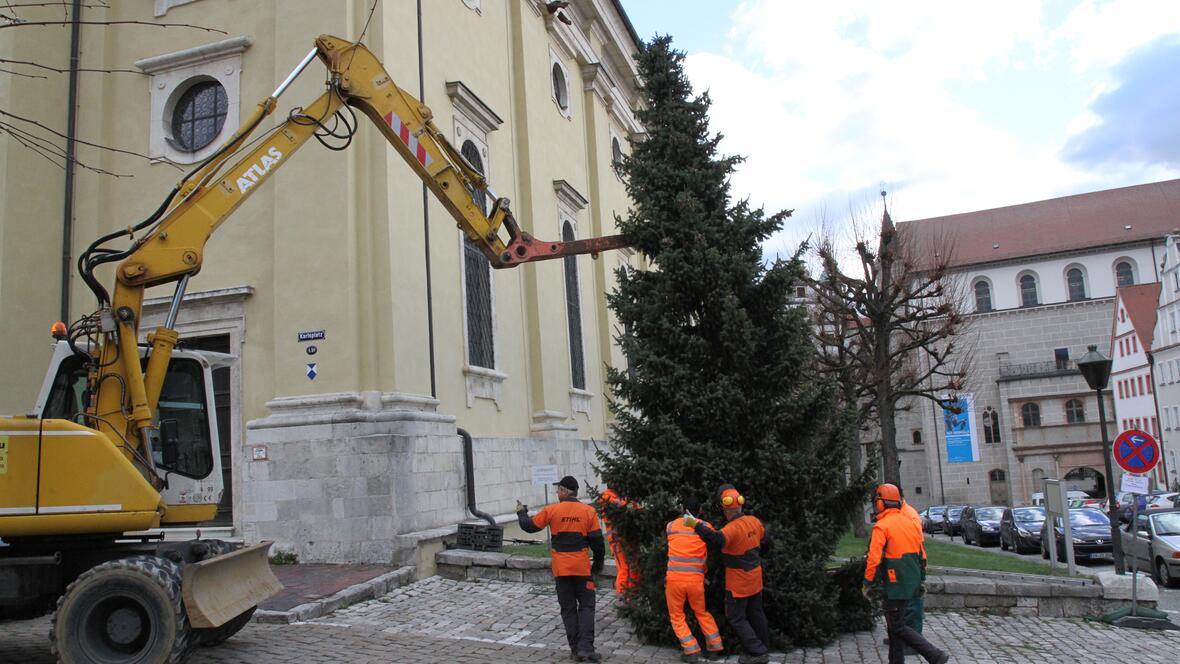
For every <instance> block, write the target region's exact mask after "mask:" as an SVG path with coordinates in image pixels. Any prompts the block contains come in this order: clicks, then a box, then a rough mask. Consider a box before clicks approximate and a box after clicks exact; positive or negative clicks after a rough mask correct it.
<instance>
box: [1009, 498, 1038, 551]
mask: <svg viewBox="0 0 1180 664" xmlns="http://www.w3.org/2000/svg"><path fill="white" fill-rule="evenodd" d="M1044 523H1045V508H1044V507H1009V508H1007V509H1005V510H1004V514H1003V516H1002V517H1000V548H1001V549H1003V550H1005V551H1007V550H1008V549H1009V548H1011V549H1012V550H1013V551H1015V552H1016V553H1036V552H1037V550H1038V549H1040V548H1041V526H1043V525H1044Z"/></svg>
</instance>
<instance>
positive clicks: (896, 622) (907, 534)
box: [861, 484, 950, 664]
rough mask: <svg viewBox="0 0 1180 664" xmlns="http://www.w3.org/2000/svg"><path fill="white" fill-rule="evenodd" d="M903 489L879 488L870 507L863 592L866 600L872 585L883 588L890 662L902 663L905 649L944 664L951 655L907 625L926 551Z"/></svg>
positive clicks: (922, 586) (922, 574) (918, 590)
mask: <svg viewBox="0 0 1180 664" xmlns="http://www.w3.org/2000/svg"><path fill="white" fill-rule="evenodd" d="M901 505H902V501H901V491H899V490H898V488H897V486H895V485H893V484H882V485H881V486H879V487H877V491H876V494H875V497H874V500H873V507H874V509H875V511H876V514H877V520H876V523H874V524H873V535H872V538H871V539H870V540H869V551H868V559H867V560H866V562H865V577H864V583H863V585H862V586H861V592H863V593H864V595H865V597H866V598H867V597H869V590H870V588H871V587H872V585H873V584H874V583H878V582H880V583H882V584H883V585H884V587H885V602H884V607H883V609H884V613H885V628H886V630H887V631H888V633H889V664H904V663H905V648H906V646H909V647H911V648H913V649H914V650H916V651H918V654H919V655H921V656H922V657H924V658H925V659H926V661H928V662H932V663H933V664H943V663H944V662H946V661H947V660H949V659H950V655H949V654H947V653H946V652H945V651H943V650H940V649H939V648H938V646H936V645H934V644H933V643H930V642H929V641H927V640H926V639H925V638H924V637H923V636H922V635H921V634H919V633H918V632H916V631H914V629H913V628H911V627H910V626H908V625H906V623H905V609H906V605H907V604H908V603H909V601H910V600H911V599H913V598H915V597H919V596H920V595H921V594H922V593H924V592H925V588H926V547H925V543H924V536H923V535H922V528H921V527H920V526H919V525H918V524H917V523H914V520H913V519H912V518H910V517H909V516H906V515H905V514H904V513H902V511H901Z"/></svg>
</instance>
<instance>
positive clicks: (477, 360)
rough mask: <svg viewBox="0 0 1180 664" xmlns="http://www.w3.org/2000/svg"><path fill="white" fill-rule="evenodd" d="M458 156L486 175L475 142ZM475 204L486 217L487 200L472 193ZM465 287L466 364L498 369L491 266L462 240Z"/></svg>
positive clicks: (461, 150)
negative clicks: (493, 322) (493, 329)
mask: <svg viewBox="0 0 1180 664" xmlns="http://www.w3.org/2000/svg"><path fill="white" fill-rule="evenodd" d="M459 153H460V154H461V155H463V158H464V159H466V160H467V163H468V164H470V165H471V167H472V168H474V169H475V170H477V171H479V172H480V173H483V172H484V162H483V156H482V155H481V154H480V151H479V146H477V145H476V144H475V143H474V142H473V141H463V145H462V146H460V148H459ZM471 196H472V200H473V201H475V204H476V205H478V206H479V208H480V209H481V210H483V211H484V214H487V206H488V202H487V196H486V195H485V194H484V192H482V191H473V192H471ZM463 284H464V287H465V288H464V297H465V299H466V301H467V302H466V307H467V362H468V364H470V365H471V366H476V367H484V368H486V369H494V368H496V356H495V346H494V344H493V341H492V328H493V325H492V265H491V263H489V262H488V259H487V257H486V256H484V255H483V252H482V251H480V250H479V247H477V246H476V245H475V243H474V242H472V241H471V240H469V239H467V238H466V237H464V238H463Z"/></svg>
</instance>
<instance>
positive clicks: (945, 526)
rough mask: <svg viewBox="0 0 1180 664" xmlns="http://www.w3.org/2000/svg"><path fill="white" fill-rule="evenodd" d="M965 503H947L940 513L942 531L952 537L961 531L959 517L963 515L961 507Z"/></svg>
mask: <svg viewBox="0 0 1180 664" xmlns="http://www.w3.org/2000/svg"><path fill="white" fill-rule="evenodd" d="M964 507H965V505H947V506H946V511H945V512H943V513H942V532H944V533H946V534H947V535H950V536H951V537H954V536H955V535H958V534H959V533H960V532H962V528H960V527H959V519H961V518H962V517H963V508H964Z"/></svg>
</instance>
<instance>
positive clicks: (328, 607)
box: [252, 565, 415, 625]
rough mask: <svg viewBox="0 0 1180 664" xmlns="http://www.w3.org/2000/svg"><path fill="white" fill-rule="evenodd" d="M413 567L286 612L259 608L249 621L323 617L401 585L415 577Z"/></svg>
mask: <svg viewBox="0 0 1180 664" xmlns="http://www.w3.org/2000/svg"><path fill="white" fill-rule="evenodd" d="M414 571H415V568H414V567H413V566H412V565H410V566H406V567H399V568H398V569H396V570H394V571H392V572H389V573H386V574H382V575H381V576H378V577H376V578H374V579H370V580H368V581H365V582H363V583H358V584H356V585H354V586H349V587H347V588H345V589H344V590H341V591H340V592H338V593H336V594H334V595H330V596H328V597H325V598H323V599H319V600H316V601H314V602H308V603H306V604H300V605H299V606H296V607H294V608H291V609H289V610H287V611H268V610H266V609H258V610H257V611H255V612H254V618H253V619H252V622H256V623H265V624H271V625H287V624H290V623H296V622H306V621H308V620H312V619H314V618H319V617H321V616H325V615H327V614H329V613H332V612H333V611H335V610H337V609H343V608H344V607H347V606H352V605H353V604H357V603H360V602H364V601H366V600H370V599H374V598H377V597H380V596H382V595H384V594H386V593H388V592H389V591H390V590H393V589H394V588H400V587H402V586H404V585H407V584H409V583H411V582H412V581H413V580H414Z"/></svg>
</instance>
